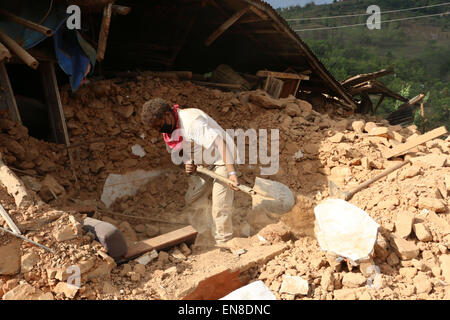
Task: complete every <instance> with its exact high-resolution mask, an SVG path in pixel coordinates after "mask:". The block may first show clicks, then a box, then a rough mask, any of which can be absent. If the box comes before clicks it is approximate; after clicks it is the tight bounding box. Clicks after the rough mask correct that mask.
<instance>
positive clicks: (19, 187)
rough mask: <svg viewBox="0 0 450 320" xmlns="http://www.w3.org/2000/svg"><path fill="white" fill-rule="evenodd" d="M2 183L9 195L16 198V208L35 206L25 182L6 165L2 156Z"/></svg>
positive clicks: (0, 158) (0, 161)
mask: <svg viewBox="0 0 450 320" xmlns="http://www.w3.org/2000/svg"><path fill="white" fill-rule="evenodd" d="M0 183H1V184H2V185H4V186H5V187H6V189H7V190H8V193H9V194H10V195H11V196H13V197H14V201H15V202H16V206H18V207H28V206H29V205H31V204H33V200H32V198H31V196H30V195H29V194H28V191H27V189H26V188H25V185H24V184H23V182H22V181H21V180H20V179H19V178H18V177H17V176H16V175H15V173H14V172H12V171H11V169H9V168H8V166H6V165H5V163H4V162H3V159H2V155H1V154H0Z"/></svg>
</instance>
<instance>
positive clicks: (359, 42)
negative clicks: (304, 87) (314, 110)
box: [278, 0, 450, 130]
mask: <svg viewBox="0 0 450 320" xmlns="http://www.w3.org/2000/svg"><path fill="white" fill-rule="evenodd" d="M445 2H446V1H442V0H440V1H432V0H430V1H427V0H424V1H394V0H378V1H372V0H368V1H366V0H363V1H355V0H349V1H347V0H346V1H343V2H335V3H332V4H329V5H314V4H309V5H307V6H305V7H299V6H297V7H289V8H286V9H278V11H279V13H280V14H281V15H282V16H283V17H284V18H285V19H293V18H296V19H297V18H310V17H326V16H337V15H348V14H359V13H365V12H366V9H367V7H368V6H369V5H373V4H377V5H378V6H380V8H381V11H382V12H383V11H390V10H399V9H405V8H413V7H422V6H427V5H434V4H442V3H445ZM448 11H450V5H445V6H438V7H433V8H426V9H420V10H412V11H402V12H395V13H386V14H383V13H382V15H381V20H382V21H384V20H393V19H402V18H407V17H414V16H423V15H429V14H436V13H442V12H448ZM367 18H368V16H357V17H343V18H337V19H319V20H302V21H289V23H290V25H291V27H292V28H293V29H294V30H301V29H311V28H321V27H335V26H342V25H352V24H359V23H365V22H366V21H367ZM299 35H300V37H301V38H302V39H303V40H304V41H306V42H307V43H308V45H309V46H310V47H311V49H312V50H313V51H314V53H315V54H316V55H317V56H318V58H319V59H320V60H321V61H322V62H323V63H324V64H325V66H326V67H327V68H328V69H329V70H330V72H331V73H332V74H333V75H334V76H335V77H336V79H337V80H339V81H342V80H344V79H346V78H347V77H349V76H353V75H356V74H359V73H367V72H374V71H377V70H380V69H383V68H388V67H393V68H394V70H395V72H396V74H395V75H390V76H386V77H383V78H380V79H379V80H380V81H381V82H383V83H384V84H386V85H387V86H388V87H389V88H391V89H392V90H394V91H396V92H399V93H401V94H403V95H404V96H406V97H408V98H412V97H414V96H415V95H417V94H419V93H424V94H426V95H427V96H426V103H425V117H426V119H427V123H426V129H427V130H430V129H432V128H435V127H438V126H441V125H446V126H447V128H450V82H449V80H450V15H446V16H434V17H429V18H423V19H411V20H405V21H398V22H387V23H382V24H381V30H369V29H368V28H367V27H366V26H357V27H348V28H347V27H346V28H340V29H328V30H314V31H302V32H299ZM377 99H378V98H377V97H374V101H373V102H374V104H376V102H377ZM399 105H400V103H396V102H395V101H393V100H391V99H385V100H384V102H383V104H382V105H381V107H380V108H379V110H378V111H377V113H378V114H381V115H383V116H386V115H387V114H389V113H390V112H392V111H394V110H396V108H397V107H398V106H399ZM415 123H416V124H417V125H419V126H421V118H420V113H419V110H417V111H416V117H415Z"/></svg>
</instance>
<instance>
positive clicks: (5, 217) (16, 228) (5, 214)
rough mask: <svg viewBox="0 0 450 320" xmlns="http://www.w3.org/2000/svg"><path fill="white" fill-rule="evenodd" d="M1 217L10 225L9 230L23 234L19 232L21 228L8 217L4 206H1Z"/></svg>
mask: <svg viewBox="0 0 450 320" xmlns="http://www.w3.org/2000/svg"><path fill="white" fill-rule="evenodd" d="M0 215H1V216H2V217H3V219H4V220H5V221H6V223H7V224H8V226H9V228H10V229H11V230H12V231H14V233H16V234H22V233H21V232H20V230H19V228H18V227H17V226H16V224H15V223H14V221H13V220H12V219H11V217H10V216H9V215H8V213H7V212H6V210H5V208H3V206H2V205H1V204H0Z"/></svg>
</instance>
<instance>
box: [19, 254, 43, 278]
mask: <svg viewBox="0 0 450 320" xmlns="http://www.w3.org/2000/svg"><path fill="white" fill-rule="evenodd" d="M38 261H39V256H38V255H37V254H36V253H35V252H29V253H26V254H24V255H23V256H22V258H21V267H20V271H21V272H22V273H27V272H29V271H31V270H32V269H33V267H34V266H35V264H36V263H37V262H38Z"/></svg>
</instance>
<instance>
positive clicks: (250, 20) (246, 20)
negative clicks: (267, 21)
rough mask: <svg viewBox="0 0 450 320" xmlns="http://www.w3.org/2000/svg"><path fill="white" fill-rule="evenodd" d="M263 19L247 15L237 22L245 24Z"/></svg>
mask: <svg viewBox="0 0 450 320" xmlns="http://www.w3.org/2000/svg"><path fill="white" fill-rule="evenodd" d="M262 21H263V20H261V18H260V17H249V18H246V19H241V20H239V22H238V23H239V24H246V23H255V22H262Z"/></svg>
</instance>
